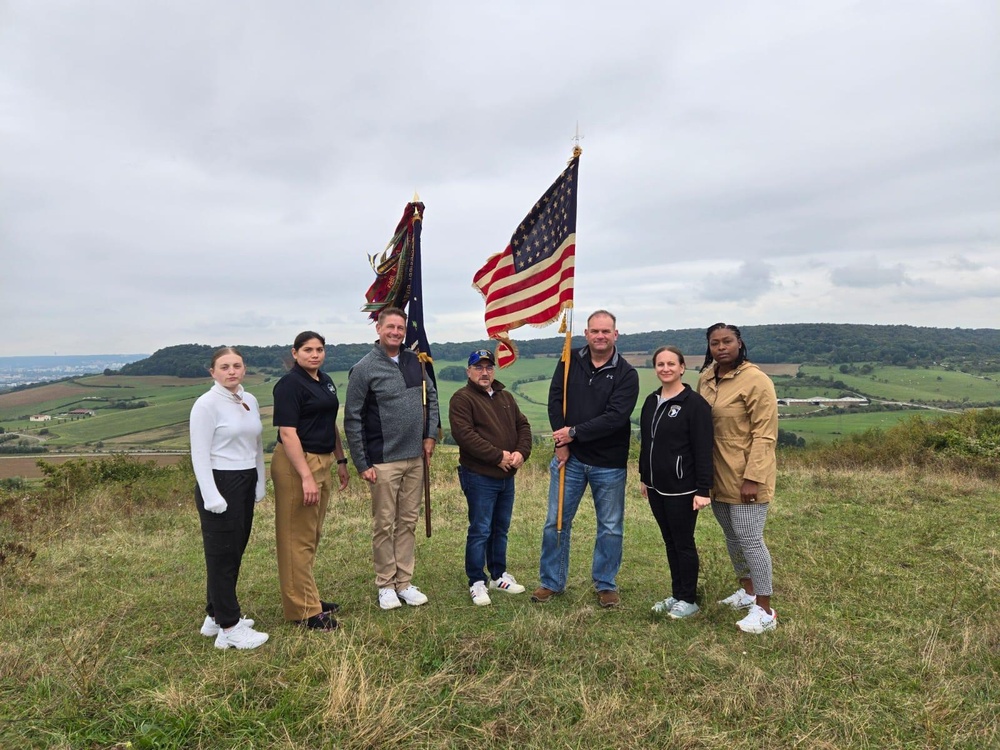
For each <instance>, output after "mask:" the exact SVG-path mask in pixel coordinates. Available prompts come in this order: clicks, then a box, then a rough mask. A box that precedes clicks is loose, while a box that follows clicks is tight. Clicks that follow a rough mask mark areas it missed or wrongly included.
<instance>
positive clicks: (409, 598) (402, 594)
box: [396, 586, 427, 607]
mask: <svg viewBox="0 0 1000 750" xmlns="http://www.w3.org/2000/svg"><path fill="white" fill-rule="evenodd" d="M396 595H397V596H398V597H399V598H400V599H402V600H403V601H404V602H406V603H407V604H409V605H410V606H411V607H419V606H420V605H421V604H427V596H426V595H425V594H423V593H422V592H421V591H420V589H418V588H417V587H416V586H407V587H406V588H405V589H403V590H402V591H398V592H396Z"/></svg>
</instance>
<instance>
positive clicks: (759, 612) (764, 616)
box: [736, 604, 778, 633]
mask: <svg viewBox="0 0 1000 750" xmlns="http://www.w3.org/2000/svg"><path fill="white" fill-rule="evenodd" d="M736 627H738V628H739V629H740V630H742V631H743V632H744V633H764V632H766V631H768V630H774V629H775V628H776V627H778V613H777V612H775V611H774V609H772V610H771V614H768V613H767V612H765V611H764V609H763V608H762V607H758V606H757V605H756V604H754V605H753V606H752V607H750V614H748V615H747V616H746V617H744V618H743V619H742V620H740V621H739V622H738V623H736Z"/></svg>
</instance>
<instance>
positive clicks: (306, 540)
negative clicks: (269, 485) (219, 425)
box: [271, 443, 333, 621]
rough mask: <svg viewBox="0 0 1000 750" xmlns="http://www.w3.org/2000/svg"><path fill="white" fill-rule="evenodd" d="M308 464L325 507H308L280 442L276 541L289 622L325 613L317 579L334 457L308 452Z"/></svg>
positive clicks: (275, 466)
mask: <svg viewBox="0 0 1000 750" xmlns="http://www.w3.org/2000/svg"><path fill="white" fill-rule="evenodd" d="M305 456H306V462H307V463H308V464H309V469H310V470H311V471H312V475H313V479H315V480H316V486H317V487H319V503H318V504H316V505H303V504H302V499H303V495H302V478H301V477H300V476H299V473H298V472H297V471H296V470H295V467H294V466H292V464H291V462H290V461H289V460H288V456H287V454H286V453H285V448H284V446H283V445H282V444H281V443H278V444H277V446H275V449H274V456H273V457H272V458H271V481H272V482H274V537H275V543H276V546H277V550H278V582H279V585H280V586H281V608H282V610H284V615H285V619H286V620H296V621H297V620H305V619H306V618H309V617H312V616H313V615H318V614H319V613H320V612H321V611H322V610H323V605H322V604H320V599H319V589H318V588H317V587H316V579H315V578H313V564H314V563H315V562H316V550H317V548H318V547H319V538H320V532H321V531H322V529H323V520H324V519H325V518H326V510H327V507H329V505H330V490H331V488H332V487H333V476H332V475H331V473H330V469H331V467H332V466H333V454H332V453H306V454H305Z"/></svg>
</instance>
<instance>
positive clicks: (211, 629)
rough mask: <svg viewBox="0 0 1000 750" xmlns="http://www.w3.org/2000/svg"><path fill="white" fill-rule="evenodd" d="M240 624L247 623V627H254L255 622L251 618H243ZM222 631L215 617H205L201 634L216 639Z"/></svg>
mask: <svg viewBox="0 0 1000 750" xmlns="http://www.w3.org/2000/svg"><path fill="white" fill-rule="evenodd" d="M240 622H245V623H246V624H247V627H251V628H252V627H253V620H251V619H250V618H249V617H241V618H240ZM221 629H222V628H220V627H219V623H217V622H216V621H215V618H214V617H205V622H203V623H202V624H201V634H202V635H203V636H205V637H206V638H214V637H215V636H217V635H218V634H219V631H220V630H221Z"/></svg>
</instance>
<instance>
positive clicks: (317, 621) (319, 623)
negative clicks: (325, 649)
mask: <svg viewBox="0 0 1000 750" xmlns="http://www.w3.org/2000/svg"><path fill="white" fill-rule="evenodd" d="M299 625H302V626H303V627H306V628H309V629H310V630H336V629H337V628H339V627H340V623H339V622H337V618H335V617H334V616H333V615H331V614H330V613H329V612H320V613H319V614H318V615H313V616H312V617H310V618H309V619H308V620H299Z"/></svg>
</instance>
